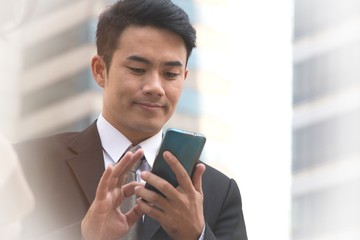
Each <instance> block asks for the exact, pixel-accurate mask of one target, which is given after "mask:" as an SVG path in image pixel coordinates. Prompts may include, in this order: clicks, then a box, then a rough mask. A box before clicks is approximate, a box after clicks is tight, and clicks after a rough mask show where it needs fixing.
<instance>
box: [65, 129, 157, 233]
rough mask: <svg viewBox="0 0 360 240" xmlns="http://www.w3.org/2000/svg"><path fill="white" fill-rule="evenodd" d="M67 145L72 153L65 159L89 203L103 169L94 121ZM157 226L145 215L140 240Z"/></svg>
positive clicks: (102, 158)
mask: <svg viewBox="0 0 360 240" xmlns="http://www.w3.org/2000/svg"><path fill="white" fill-rule="evenodd" d="M68 147H69V149H70V150H71V151H72V152H73V153H74V155H73V156H72V157H69V158H68V159H67V160H66V161H67V163H68V165H69V166H70V168H71V170H72V171H73V173H74V175H75V177H76V179H77V181H78V183H79V185H80V187H81V189H82V191H83V193H84V195H85V196H86V199H87V200H88V202H89V205H90V204H91V203H92V202H93V201H94V199H95V194H96V189H97V186H98V183H99V181H100V178H101V176H102V174H103V172H104V169H105V167H104V157H103V152H102V145H101V140H100V136H99V133H98V131H97V127H96V122H94V123H93V124H91V125H90V126H89V127H88V128H87V129H85V130H84V131H83V132H80V133H79V134H78V135H77V136H76V137H75V138H74V140H73V141H72V142H70V144H69V146H68ZM159 228H160V224H159V223H158V222H157V221H155V220H154V219H152V218H150V217H147V216H146V217H145V221H144V224H143V231H142V235H141V240H151V239H152V237H153V236H154V235H155V233H156V232H157V231H158V230H159Z"/></svg>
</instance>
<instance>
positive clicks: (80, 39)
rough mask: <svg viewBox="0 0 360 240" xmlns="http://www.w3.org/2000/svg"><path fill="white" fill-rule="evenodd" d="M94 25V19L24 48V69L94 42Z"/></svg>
mask: <svg viewBox="0 0 360 240" xmlns="http://www.w3.org/2000/svg"><path fill="white" fill-rule="evenodd" d="M93 25H94V24H93V20H88V21H86V22H82V23H80V24H79V25H76V26H74V27H73V28H71V29H67V30H66V31H65V32H62V33H59V34H58V35H56V36H53V37H51V38H50V39H45V40H44V41H42V42H38V43H36V44H35V45H33V46H30V47H28V48H27V49H25V50H24V58H23V63H24V65H23V68H24V70H27V69H29V68H31V67H33V66H35V65H37V64H39V63H41V62H44V61H46V60H48V59H49V58H53V57H56V56H57V55H60V54H63V53H64V52H66V51H69V50H71V49H73V48H76V47H79V46H81V45H84V44H87V43H92V42H93V38H94V35H95V33H94V26H93Z"/></svg>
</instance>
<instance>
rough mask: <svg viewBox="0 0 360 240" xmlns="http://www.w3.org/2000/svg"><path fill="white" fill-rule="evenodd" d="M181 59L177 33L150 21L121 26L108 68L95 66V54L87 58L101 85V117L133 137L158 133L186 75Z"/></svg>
mask: <svg viewBox="0 0 360 240" xmlns="http://www.w3.org/2000/svg"><path fill="white" fill-rule="evenodd" d="M100 60H101V59H100ZM100 60H99V58H98V60H97V62H98V64H103V65H104V63H103V61H100ZM185 64H186V48H185V44H184V41H183V40H182V38H181V37H180V36H178V35H177V34H175V33H172V32H170V31H168V30H165V29H159V28H155V27H151V26H142V27H140V26H130V27H128V28H126V29H125V30H124V32H123V33H122V35H121V36H120V38H119V42H118V48H117V49H116V50H115V52H114V54H113V57H112V61H111V65H110V68H109V71H108V73H106V70H105V69H104V70H103V71H99V69H100V68H99V66H98V67H97V66H96V61H95V62H94V59H93V63H92V67H93V73H94V77H95V79H96V81H97V83H98V84H99V85H100V86H101V87H103V89H104V99H103V100H104V102H103V115H104V117H105V119H106V120H108V121H109V122H110V123H111V124H112V125H113V126H114V127H116V128H117V129H118V130H119V131H121V132H122V133H123V134H124V135H125V136H126V137H128V138H129V139H130V140H131V141H132V142H136V141H142V140H144V139H146V138H148V137H150V136H152V135H154V134H156V133H157V132H159V131H160V129H161V128H162V127H163V125H164V124H165V123H166V122H167V121H168V120H169V118H170V117H171V116H172V114H173V113H174V111H175V107H176V104H177V102H178V100H179V97H180V94H181V91H182V88H183V83H184V80H185V78H186V76H187V69H186V66H185ZM104 66H105V65H104ZM94 69H95V70H94ZM96 69H97V70H96ZM96 72H98V73H99V72H101V74H96Z"/></svg>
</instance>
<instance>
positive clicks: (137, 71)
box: [128, 67, 145, 74]
mask: <svg viewBox="0 0 360 240" xmlns="http://www.w3.org/2000/svg"><path fill="white" fill-rule="evenodd" d="M128 68H129V69H130V70H131V71H132V72H134V73H136V74H140V73H144V72H145V69H142V68H134V67H128Z"/></svg>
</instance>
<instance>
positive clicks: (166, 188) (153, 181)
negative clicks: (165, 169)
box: [140, 171, 176, 200]
mask: <svg viewBox="0 0 360 240" xmlns="http://www.w3.org/2000/svg"><path fill="white" fill-rule="evenodd" d="M140 176H141V178H142V179H143V180H144V181H145V182H147V183H149V184H150V185H152V186H153V187H154V188H156V189H157V190H159V191H160V192H161V193H162V194H163V195H164V196H165V197H166V198H170V197H171V196H172V195H173V194H176V189H175V188H174V187H173V185H171V184H170V183H169V182H168V181H166V180H165V179H163V178H161V177H159V176H157V175H155V174H153V173H152V172H146V171H145V172H141V175H140ZM151 192H153V191H151ZM153 193H154V194H155V195H160V194H157V193H155V192H153ZM146 200H148V199H146Z"/></svg>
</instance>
